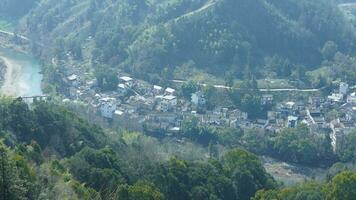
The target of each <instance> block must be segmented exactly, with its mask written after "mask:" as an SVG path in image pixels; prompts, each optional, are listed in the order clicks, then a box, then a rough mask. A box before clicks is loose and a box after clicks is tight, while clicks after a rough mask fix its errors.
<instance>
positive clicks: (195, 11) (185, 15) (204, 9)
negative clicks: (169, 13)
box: [174, 0, 217, 22]
mask: <svg viewBox="0 0 356 200" xmlns="http://www.w3.org/2000/svg"><path fill="white" fill-rule="evenodd" d="M216 3H217V2H216V1H215V0H209V1H208V2H207V3H206V4H205V5H203V6H202V7H201V8H199V9H197V10H194V11H192V12H189V13H186V14H184V15H182V16H180V17H178V18H176V19H175V20H174V21H175V22H178V21H180V20H182V19H187V18H190V17H192V16H194V15H197V14H199V13H202V12H204V11H206V10H208V9H209V8H211V7H212V6H214V5H215V4H216Z"/></svg>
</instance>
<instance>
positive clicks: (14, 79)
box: [0, 56, 22, 96]
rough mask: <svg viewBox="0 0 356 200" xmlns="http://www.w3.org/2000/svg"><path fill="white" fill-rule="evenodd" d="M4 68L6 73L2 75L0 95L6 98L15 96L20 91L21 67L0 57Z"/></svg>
mask: <svg viewBox="0 0 356 200" xmlns="http://www.w3.org/2000/svg"><path fill="white" fill-rule="evenodd" d="M0 59H1V60H3V62H4V64H5V66H6V73H5V74H4V80H3V84H2V86H1V89H0V93H2V94H4V95H7V96H17V95H18V91H21V90H20V89H21V87H22V86H21V83H20V79H21V70H22V67H21V66H20V65H18V64H16V63H15V62H13V61H12V60H10V59H8V58H5V57H3V56H0Z"/></svg>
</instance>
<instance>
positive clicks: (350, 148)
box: [336, 131, 356, 162]
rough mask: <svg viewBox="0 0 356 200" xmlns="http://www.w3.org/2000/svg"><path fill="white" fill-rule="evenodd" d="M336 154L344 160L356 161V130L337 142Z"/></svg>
mask: <svg viewBox="0 0 356 200" xmlns="http://www.w3.org/2000/svg"><path fill="white" fill-rule="evenodd" d="M337 146H338V148H337V150H336V154H337V156H338V157H339V158H340V160H341V161H343V162H349V161H353V162H356V131H353V132H351V133H349V134H347V135H346V136H344V137H343V138H340V140H339V141H338V143H337Z"/></svg>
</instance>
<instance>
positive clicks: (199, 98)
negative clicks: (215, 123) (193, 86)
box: [191, 91, 206, 107]
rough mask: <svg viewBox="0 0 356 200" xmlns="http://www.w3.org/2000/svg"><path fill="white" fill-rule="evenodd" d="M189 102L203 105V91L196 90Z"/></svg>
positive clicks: (198, 105)
mask: <svg viewBox="0 0 356 200" xmlns="http://www.w3.org/2000/svg"><path fill="white" fill-rule="evenodd" d="M191 102H192V103H193V104H194V105H195V106H197V107H203V106H205V104H206V99H205V96H204V94H203V92H201V91H198V92H195V93H193V94H192V98H191Z"/></svg>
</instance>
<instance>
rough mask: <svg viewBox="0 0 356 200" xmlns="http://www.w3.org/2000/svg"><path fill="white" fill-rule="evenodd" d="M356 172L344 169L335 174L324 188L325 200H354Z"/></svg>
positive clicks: (355, 195) (355, 194)
mask: <svg viewBox="0 0 356 200" xmlns="http://www.w3.org/2000/svg"><path fill="white" fill-rule="evenodd" d="M355 188H356V174H355V173H352V172H349V171H346V172H342V173H340V174H338V175H337V176H335V177H334V178H333V179H332V181H331V183H329V184H328V185H327V187H326V188H325V192H326V197H327V198H326V200H354V199H355V198H356V190H355Z"/></svg>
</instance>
